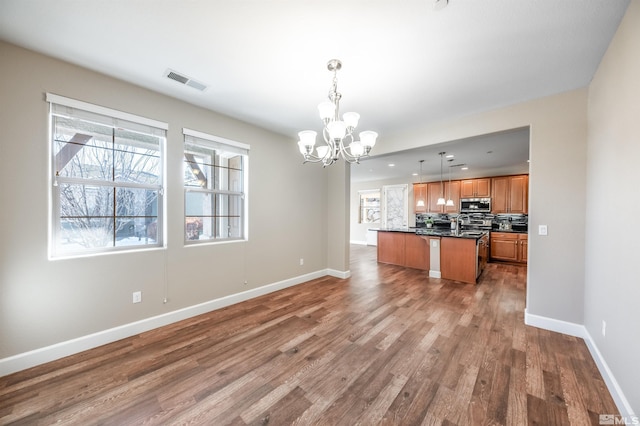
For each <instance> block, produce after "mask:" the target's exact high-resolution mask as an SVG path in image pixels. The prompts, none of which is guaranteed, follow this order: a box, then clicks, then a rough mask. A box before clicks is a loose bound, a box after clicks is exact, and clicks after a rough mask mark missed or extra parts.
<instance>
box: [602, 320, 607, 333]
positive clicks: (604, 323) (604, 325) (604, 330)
mask: <svg viewBox="0 0 640 426" xmlns="http://www.w3.org/2000/svg"><path fill="white" fill-rule="evenodd" d="M606 333H607V322H606V321H605V320H602V337H604V336H605V335H606Z"/></svg>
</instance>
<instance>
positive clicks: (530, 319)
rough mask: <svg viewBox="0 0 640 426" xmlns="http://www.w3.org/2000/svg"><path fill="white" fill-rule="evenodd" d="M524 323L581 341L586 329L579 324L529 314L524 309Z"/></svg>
mask: <svg viewBox="0 0 640 426" xmlns="http://www.w3.org/2000/svg"><path fill="white" fill-rule="evenodd" d="M524 323H525V324H527V325H531V326H533V327H538V328H543V329H545V330H550V331H555V332H557V333H562V334H568V335H569V336H574V337H580V338H583V339H584V336H585V332H586V331H587V329H586V328H584V326H583V325H581V324H576V323H573V322H567V321H562V320H557V319H554V318H548V317H543V316H540V315H534V314H530V313H529V312H528V311H527V310H526V309H525V310H524Z"/></svg>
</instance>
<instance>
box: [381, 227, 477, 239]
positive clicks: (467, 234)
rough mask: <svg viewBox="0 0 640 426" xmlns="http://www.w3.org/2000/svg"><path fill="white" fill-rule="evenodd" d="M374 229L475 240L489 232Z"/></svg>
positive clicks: (432, 229)
mask: <svg viewBox="0 0 640 426" xmlns="http://www.w3.org/2000/svg"><path fill="white" fill-rule="evenodd" d="M372 230H373V229H372ZM376 230H377V231H378V232H404V233H408V234H416V235H420V236H427V237H451V238H471V239H475V240H477V239H479V238H482V237H483V236H485V235H488V234H489V231H464V230H463V231H454V230H451V229H436V228H378V229H376Z"/></svg>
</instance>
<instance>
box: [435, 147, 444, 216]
mask: <svg viewBox="0 0 640 426" xmlns="http://www.w3.org/2000/svg"><path fill="white" fill-rule="evenodd" d="M444 154H446V152H444V151H443V152H441V153H439V154H438V155H440V198H438V201H437V202H436V205H438V206H444V205H445V204H447V202H446V201H445V199H444V182H443V181H442V160H443V158H444Z"/></svg>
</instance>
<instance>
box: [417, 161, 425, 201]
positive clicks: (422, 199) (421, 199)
mask: <svg viewBox="0 0 640 426" xmlns="http://www.w3.org/2000/svg"><path fill="white" fill-rule="evenodd" d="M422 163H424V160H420V182H419V183H422ZM416 207H424V198H420V199H419V200H418V202H417V203H416Z"/></svg>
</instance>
